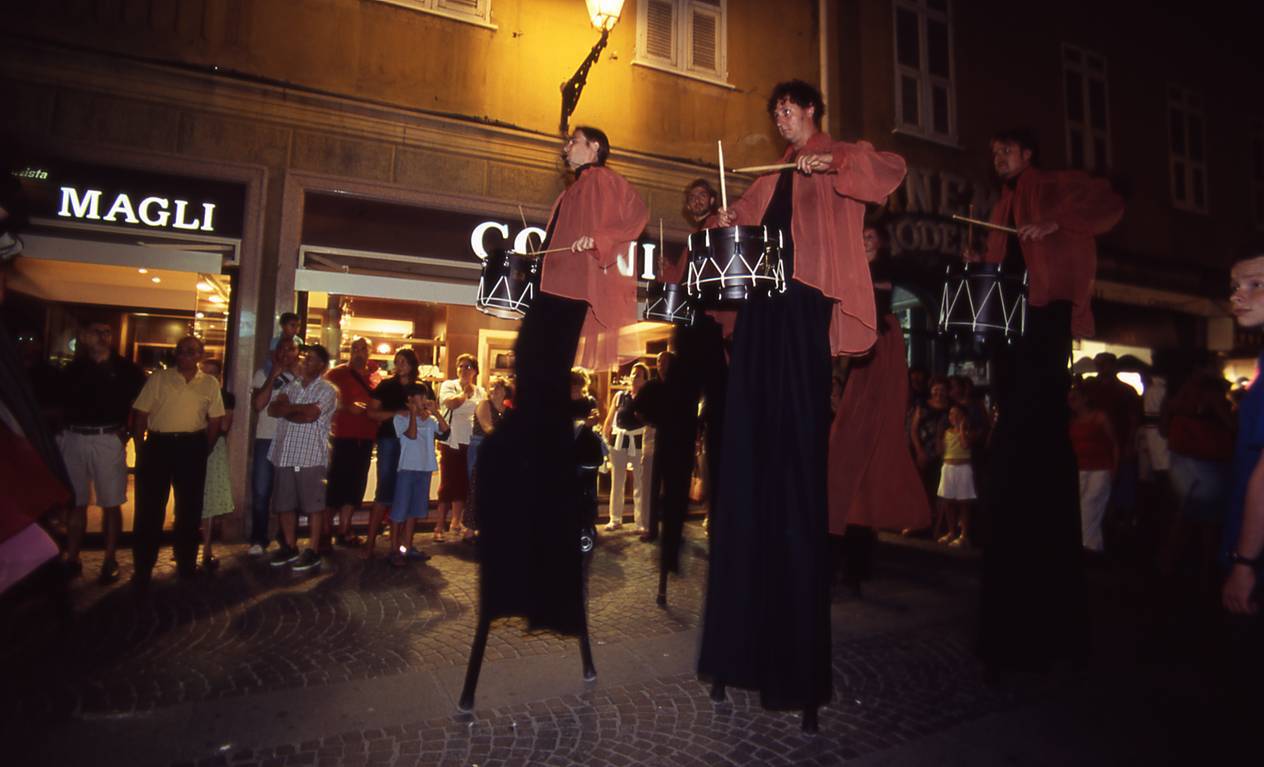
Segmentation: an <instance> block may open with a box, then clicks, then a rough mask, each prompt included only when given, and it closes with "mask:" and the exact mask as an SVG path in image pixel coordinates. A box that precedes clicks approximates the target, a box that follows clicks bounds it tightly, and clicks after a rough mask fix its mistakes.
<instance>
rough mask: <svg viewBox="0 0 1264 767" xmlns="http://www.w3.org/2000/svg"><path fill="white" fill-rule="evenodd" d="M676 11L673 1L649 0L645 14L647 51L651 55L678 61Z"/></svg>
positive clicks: (665, 59)
mask: <svg viewBox="0 0 1264 767" xmlns="http://www.w3.org/2000/svg"><path fill="white" fill-rule="evenodd" d="M675 13H676V9H675V7H674V4H673V3H671V2H665V1H664V0H649V10H648V12H647V13H646V16H645V53H646V55H648V56H649V57H651V58H655V59H660V60H662V61H667V62H671V63H673V64H674V63H675V62H676V41H675V34H674V33H675V28H676V24H675V18H674V17H675Z"/></svg>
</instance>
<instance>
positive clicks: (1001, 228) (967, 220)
mask: <svg viewBox="0 0 1264 767" xmlns="http://www.w3.org/2000/svg"><path fill="white" fill-rule="evenodd" d="M952 220H953V221H961V222H964V223H967V224H978V225H979V226H982V227H984V228H987V229H995V230H996V231H998V232H1008V233H1009V234H1018V230H1017V229H1015V228H1014V227H1012V226H1002V225H1000V224H993V223H991V222H990V221H980V220H979V219H977V218H970V217H969V216H959V215H957V214H956V213H953V214H952Z"/></svg>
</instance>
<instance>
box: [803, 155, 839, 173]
mask: <svg viewBox="0 0 1264 767" xmlns="http://www.w3.org/2000/svg"><path fill="white" fill-rule="evenodd" d="M833 164H834V155H832V154H803V155H799V159H797V160H795V161H794V165H795V167H796V168H798V170H799V172H800V173H802V174H804V175H805V176H810V175H812V173H813V172H816V173H824V172H825V171H827V170H829V169H830V167H831V166H832V165H833Z"/></svg>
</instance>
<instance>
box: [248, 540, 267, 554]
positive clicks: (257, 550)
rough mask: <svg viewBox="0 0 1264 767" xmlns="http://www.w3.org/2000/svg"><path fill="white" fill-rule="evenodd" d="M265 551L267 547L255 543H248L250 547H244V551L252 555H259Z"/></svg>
mask: <svg viewBox="0 0 1264 767" xmlns="http://www.w3.org/2000/svg"><path fill="white" fill-rule="evenodd" d="M265 551H267V549H265V548H264V547H262V546H260V545H259V544H257V543H252V544H250V548H248V549H246V553H247V554H249V555H250V556H252V557H261V556H263V552H265Z"/></svg>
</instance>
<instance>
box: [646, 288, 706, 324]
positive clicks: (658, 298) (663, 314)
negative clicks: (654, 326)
mask: <svg viewBox="0 0 1264 767" xmlns="http://www.w3.org/2000/svg"><path fill="white" fill-rule="evenodd" d="M693 317H694V307H693V303H692V301H691V300H690V298H689V293H688V291H687V289H686V288H685V286H684V285H679V284H677V283H674V282H651V283H650V284H649V285H648V286H647V287H646V289H645V311H644V312H643V313H642V315H641V319H643V320H646V321H648V322H670V323H672V324H674V325H692V324H693Z"/></svg>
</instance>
